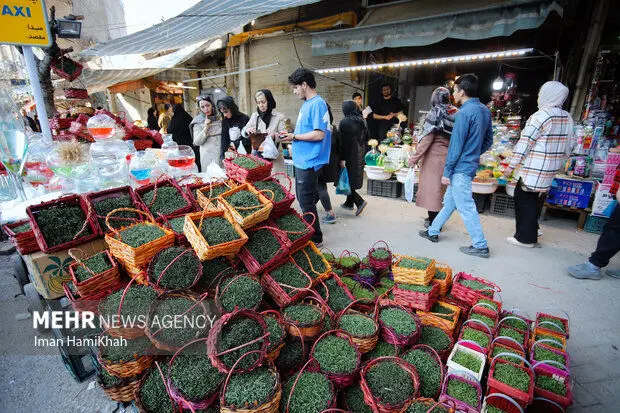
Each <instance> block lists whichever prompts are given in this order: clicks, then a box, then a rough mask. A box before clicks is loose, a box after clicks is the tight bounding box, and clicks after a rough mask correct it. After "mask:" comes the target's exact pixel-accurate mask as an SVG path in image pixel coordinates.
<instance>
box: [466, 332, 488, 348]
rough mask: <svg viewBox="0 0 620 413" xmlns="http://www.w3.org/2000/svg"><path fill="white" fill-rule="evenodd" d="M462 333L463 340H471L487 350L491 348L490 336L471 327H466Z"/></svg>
mask: <svg viewBox="0 0 620 413" xmlns="http://www.w3.org/2000/svg"><path fill="white" fill-rule="evenodd" d="M462 333H463V334H462V339H463V340H471V341H473V342H475V343H478V344H480V346H482V348H487V347H488V346H489V336H488V334H485V333H483V332H482V331H479V330H476V329H474V328H471V327H465V328H463V330H462Z"/></svg>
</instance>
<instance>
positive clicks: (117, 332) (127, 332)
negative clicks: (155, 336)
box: [98, 280, 145, 339]
mask: <svg viewBox="0 0 620 413" xmlns="http://www.w3.org/2000/svg"><path fill="white" fill-rule="evenodd" d="M132 283H133V280H132V281H130V282H129V283H127V284H126V285H124V286H123V297H122V299H121V302H120V304H119V307H118V314H120V313H121V310H122V307H123V303H124V300H125V294H126V293H127V291H128V290H129V287H131V284H132ZM104 302H105V300H102V301H99V309H98V310H99V314H101V315H103V314H104V313H102V312H101V306H102V305H103V303H104ZM114 315H117V314H114ZM99 320H100V322H101V327H102V328H103V330H105V331H106V333H107V334H109V335H111V336H114V337H124V338H127V339H132V338H137V337H141V336H143V335H145V332H144V330H145V329H144V328H140V327H133V326H131V324H130V327H126V326H125V324H124V323H125V321H124V320H121V319H120V318H119V319H118V320H117V322H120V323H123V324H122V325H123V327H115V326H112V325H109V324H108V321H110V319H109V318H108V319H106V317H103V316H101V317H99ZM132 322H134V323H136V324H139V321H138V320H137V319H136V320H133V321H132Z"/></svg>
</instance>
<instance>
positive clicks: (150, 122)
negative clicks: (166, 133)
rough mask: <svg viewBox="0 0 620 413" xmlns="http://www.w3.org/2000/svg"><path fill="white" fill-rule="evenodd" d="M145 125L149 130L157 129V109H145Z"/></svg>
mask: <svg viewBox="0 0 620 413" xmlns="http://www.w3.org/2000/svg"><path fill="white" fill-rule="evenodd" d="M146 125H147V127H148V128H149V129H150V130H159V125H158V124H157V109H155V108H149V110H147V111H146Z"/></svg>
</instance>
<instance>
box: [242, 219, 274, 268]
mask: <svg viewBox="0 0 620 413" xmlns="http://www.w3.org/2000/svg"><path fill="white" fill-rule="evenodd" d="M248 238H249V239H248V242H247V243H246V244H245V245H244V248H245V249H247V250H248V252H249V253H250V254H251V255H252V256H253V257H254V259H256V261H258V264H259V265H263V264H266V263H267V262H269V261H270V260H271V259H272V258H273V257H275V256H276V255H277V254H278V253H281V252H282V244H281V243H280V240H279V239H278V237H276V236H275V235H274V233H273V232H272V231H271V230H269V229H266V228H264V229H258V230H256V231H252V232H250V233H249V234H248Z"/></svg>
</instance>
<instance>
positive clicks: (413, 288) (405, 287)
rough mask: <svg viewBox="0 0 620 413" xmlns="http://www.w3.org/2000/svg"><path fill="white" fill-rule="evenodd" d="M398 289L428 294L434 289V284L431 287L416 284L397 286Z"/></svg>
mask: <svg viewBox="0 0 620 413" xmlns="http://www.w3.org/2000/svg"><path fill="white" fill-rule="evenodd" d="M396 286H397V288H399V289H401V290H405V291H412V292H415V293H423V294H428V293H430V292H431V290H432V289H433V284H430V285H414V284H396Z"/></svg>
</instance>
